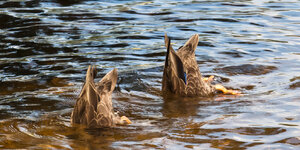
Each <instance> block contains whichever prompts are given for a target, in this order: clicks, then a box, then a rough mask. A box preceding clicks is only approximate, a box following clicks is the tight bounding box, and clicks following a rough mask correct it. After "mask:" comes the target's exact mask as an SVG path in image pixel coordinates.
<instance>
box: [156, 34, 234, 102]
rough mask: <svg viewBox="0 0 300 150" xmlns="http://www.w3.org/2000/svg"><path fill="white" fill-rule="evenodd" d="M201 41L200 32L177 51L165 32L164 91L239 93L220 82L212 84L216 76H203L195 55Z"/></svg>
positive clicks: (200, 94)
mask: <svg viewBox="0 0 300 150" xmlns="http://www.w3.org/2000/svg"><path fill="white" fill-rule="evenodd" d="M198 42H199V36H198V34H195V35H193V36H192V37H191V38H190V39H189V40H188V41H187V42H186V43H185V44H184V45H183V46H182V47H180V48H179V49H178V50H177V52H175V51H174V49H173V48H172V45H171V40H170V39H169V38H168V36H167V34H165V46H166V47H167V55H166V60H165V66H164V73H163V80H162V91H163V92H166V91H171V92H172V93H175V94H178V95H181V96H189V97H193V96H204V97H207V96H213V95H214V94H215V93H216V91H222V92H223V93H224V94H233V95H237V94H238V93H239V92H238V91H234V90H227V89H226V88H225V87H223V86H222V85H220V84H217V85H212V84H211V81H212V80H213V78H214V76H210V77H209V78H203V77H202V75H201V73H200V70H199V67H198V64H197V61H196V57H195V50H196V48H197V45H198Z"/></svg>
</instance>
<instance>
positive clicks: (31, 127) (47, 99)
mask: <svg viewBox="0 0 300 150" xmlns="http://www.w3.org/2000/svg"><path fill="white" fill-rule="evenodd" d="M0 22H1V24H0V33H1V34H0V89H1V90H0V95H1V96H0V148H5V149H10V148H26V149H43V148H50V149H80V148H82V149H100V148H103V149H192V148H194V149H299V147H298V146H299V145H300V109H299V108H300V96H299V92H300V90H299V89H300V74H299V72H300V65H299V64H300V51H299V43H300V36H299V35H300V3H299V2H298V1H297V0H286V1H280V0H273V1H269V0H263V1H261V0H244V1H241V2H233V1H228V0H215V1H189V0H186V1H169V0H166V1H158V0H154V1H117V0H112V1H81V0H76V1H70V0H67V1H66V0H55V1H47V0H43V1H34V0H9V1H0ZM165 32H166V33H168V35H169V36H170V37H171V38H172V39H173V40H172V43H173V47H174V48H178V47H180V46H181V45H182V44H183V43H184V42H185V41H186V40H187V39H188V38H189V37H190V36H191V35H193V34H196V33H197V34H199V36H200V42H199V46H198V48H197V51H196V58H197V61H198V64H199V67H200V70H201V72H202V74H203V75H204V76H209V75H214V76H216V81H215V82H216V83H222V84H224V85H225V86H227V87H229V88H234V89H239V90H241V91H242V92H243V93H244V96H241V97H231V96H226V97H224V96H216V97H213V98H180V97H176V96H171V97H163V96H162V93H161V91H160V89H161V79H162V71H163V64H164V59H165V52H166V48H165V47H164V43H163V42H164V41H163V36H164V33H165ZM90 64H94V65H96V66H97V67H98V72H99V77H102V76H103V75H104V74H105V73H107V72H108V71H110V70H111V69H112V68H118V71H119V78H118V85H117V88H116V90H115V92H114V94H113V100H114V101H113V103H114V107H115V110H116V111H119V112H120V115H125V116H128V117H129V118H130V119H131V120H132V121H133V124H131V125H129V126H119V127H117V128H113V129H84V128H83V127H82V126H72V125H71V124H70V114H71V111H72V109H73V106H74V104H75V100H76V96H77V95H78V93H79V92H80V89H81V86H82V84H83V82H84V78H85V72H86V69H87V67H88V65H90ZM99 79H100V78H97V80H99Z"/></svg>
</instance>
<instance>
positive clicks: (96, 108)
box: [71, 65, 131, 128]
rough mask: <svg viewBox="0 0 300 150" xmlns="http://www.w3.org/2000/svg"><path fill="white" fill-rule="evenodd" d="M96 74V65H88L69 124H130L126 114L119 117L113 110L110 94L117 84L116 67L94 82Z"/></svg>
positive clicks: (92, 126) (97, 126) (97, 125)
mask: <svg viewBox="0 0 300 150" xmlns="http://www.w3.org/2000/svg"><path fill="white" fill-rule="evenodd" d="M96 75H97V69H96V67H95V66H91V65H90V66H89V67H88V69H87V72H86V78H85V83H84V85H83V87H82V89H81V92H80V94H79V96H78V98H77V100H76V104H75V106H74V109H73V111H72V114H71V124H82V125H85V126H86V127H87V128H103V127H115V126H116V125H127V124H131V121H130V120H129V119H128V118H127V117H126V116H122V117H120V116H119V115H118V114H117V113H115V112H114V110H113V105H112V98H111V95H112V92H113V91H114V89H115V86H116V84H117V78H118V72H117V69H113V70H111V71H110V72H108V73H107V74H106V75H105V76H104V77H103V78H102V79H101V80H100V81H99V82H97V83H95V82H94V79H95V78H96Z"/></svg>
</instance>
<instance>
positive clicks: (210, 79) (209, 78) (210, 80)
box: [203, 76, 215, 83]
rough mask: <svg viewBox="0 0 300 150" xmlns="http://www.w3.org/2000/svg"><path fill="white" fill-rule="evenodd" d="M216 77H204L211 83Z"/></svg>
mask: <svg viewBox="0 0 300 150" xmlns="http://www.w3.org/2000/svg"><path fill="white" fill-rule="evenodd" d="M214 77H215V76H209V77H208V78H206V77H205V78H203V80H204V81H205V82H208V83H211V82H212V81H213V80H214Z"/></svg>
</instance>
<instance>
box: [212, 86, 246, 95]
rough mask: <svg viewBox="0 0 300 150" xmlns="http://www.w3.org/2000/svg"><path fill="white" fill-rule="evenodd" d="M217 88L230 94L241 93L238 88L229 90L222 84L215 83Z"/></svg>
mask: <svg viewBox="0 0 300 150" xmlns="http://www.w3.org/2000/svg"><path fill="white" fill-rule="evenodd" d="M215 88H216V90H219V91H222V92H223V93H224V94H229V95H240V94H241V92H240V91H238V90H228V89H226V88H225V87H224V86H223V85H221V84H217V85H215Z"/></svg>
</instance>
